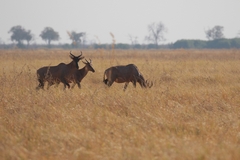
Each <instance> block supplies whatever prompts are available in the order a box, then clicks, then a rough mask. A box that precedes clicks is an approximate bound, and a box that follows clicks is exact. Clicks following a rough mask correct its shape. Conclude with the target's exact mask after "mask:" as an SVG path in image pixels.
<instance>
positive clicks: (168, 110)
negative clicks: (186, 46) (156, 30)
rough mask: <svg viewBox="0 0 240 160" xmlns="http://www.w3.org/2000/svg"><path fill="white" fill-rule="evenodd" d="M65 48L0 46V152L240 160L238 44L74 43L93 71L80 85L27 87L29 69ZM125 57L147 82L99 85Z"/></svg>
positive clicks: (33, 82)
mask: <svg viewBox="0 0 240 160" xmlns="http://www.w3.org/2000/svg"><path fill="white" fill-rule="evenodd" d="M69 52H70V51H69V50H61V49H41V50H40V49H39V50H17V49H14V50H0V155H1V157H2V158H3V159H6V160H7V159H36V160H37V159H81V160H84V159H86V160H89V159H101V160H102V159H106V160H107V159H114V160H115V159H119V160H120V159H121V160H123V159H146V160H149V159H180V160H181V159H184V160H185V159H199V160H202V159H211V160H213V159H218V160H219V159H220V160H221V159H222V160H233V159H240V50H237V49H231V50H183V49H180V50H104V49H98V50H82V52H83V55H84V56H85V58H86V59H91V60H92V64H93V67H94V69H95V71H96V72H95V73H92V72H89V73H88V75H87V76H86V77H85V78H84V79H83V81H82V82H81V86H82V88H81V89H78V87H77V86H75V88H73V89H66V90H63V85H62V84H60V85H59V86H58V87H56V86H52V87H50V89H49V90H47V89H45V90H39V91H36V89H35V88H36V87H37V85H38V82H37V76H36V70H37V69H38V68H40V67H43V66H49V65H58V64H59V63H61V62H63V63H69V62H70V61H71V60H70V58H69ZM72 53H73V54H74V55H79V54H80V53H81V52H80V50H72ZM130 63H134V64H135V65H137V66H138V68H139V70H140V71H141V73H142V74H143V75H144V77H145V79H148V80H151V81H152V82H153V83H154V85H153V87H152V88H147V89H142V88H141V87H140V86H139V85H137V87H136V88H134V87H133V85H132V84H129V86H128V88H127V90H126V91H125V92H124V91H123V86H124V84H118V83H114V84H113V85H112V86H111V87H110V88H108V87H107V86H105V84H104V83H103V72H104V70H105V69H107V68H109V67H111V66H115V65H126V64H130ZM79 66H80V68H82V67H83V66H84V64H83V63H82V62H79Z"/></svg>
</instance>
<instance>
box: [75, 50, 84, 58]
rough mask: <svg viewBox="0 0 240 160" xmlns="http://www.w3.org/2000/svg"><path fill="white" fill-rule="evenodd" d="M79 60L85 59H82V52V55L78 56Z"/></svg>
mask: <svg viewBox="0 0 240 160" xmlns="http://www.w3.org/2000/svg"><path fill="white" fill-rule="evenodd" d="M77 57H78V58H79V59H83V58H84V57H82V51H81V54H80V55H79V56H77Z"/></svg>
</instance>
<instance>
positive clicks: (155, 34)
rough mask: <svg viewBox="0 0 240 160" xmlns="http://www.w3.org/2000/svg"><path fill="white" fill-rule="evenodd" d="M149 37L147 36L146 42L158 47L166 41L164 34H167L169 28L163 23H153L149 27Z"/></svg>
mask: <svg viewBox="0 0 240 160" xmlns="http://www.w3.org/2000/svg"><path fill="white" fill-rule="evenodd" d="M148 32H149V35H148V36H146V38H145V39H146V40H147V41H150V42H153V43H154V44H155V45H156V46H158V44H159V42H160V41H164V40H165V38H164V33H166V32H167V28H166V27H165V25H164V24H163V23H162V22H159V23H152V24H150V25H148Z"/></svg>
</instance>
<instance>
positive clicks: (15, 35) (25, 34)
mask: <svg viewBox="0 0 240 160" xmlns="http://www.w3.org/2000/svg"><path fill="white" fill-rule="evenodd" d="M8 33H12V35H11V40H12V41H17V43H18V44H17V46H18V47H20V48H22V47H23V41H24V40H26V41H27V43H28V45H29V42H30V41H31V40H32V39H33V36H32V34H31V31H30V30H28V31H26V30H25V29H24V28H23V27H22V26H19V25H18V26H14V27H12V28H11V29H10V30H9V31H8Z"/></svg>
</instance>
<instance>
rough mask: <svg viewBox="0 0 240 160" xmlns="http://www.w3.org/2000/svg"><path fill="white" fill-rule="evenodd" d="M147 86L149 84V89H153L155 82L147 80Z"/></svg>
mask: <svg viewBox="0 0 240 160" xmlns="http://www.w3.org/2000/svg"><path fill="white" fill-rule="evenodd" d="M146 84H147V86H148V88H151V87H152V86H153V82H152V81H150V82H148V81H147V80H146Z"/></svg>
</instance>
